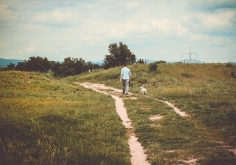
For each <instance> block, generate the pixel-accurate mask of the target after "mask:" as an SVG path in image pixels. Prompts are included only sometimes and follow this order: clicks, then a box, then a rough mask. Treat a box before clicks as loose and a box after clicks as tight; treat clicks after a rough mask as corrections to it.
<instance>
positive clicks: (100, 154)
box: [0, 71, 130, 165]
mask: <svg viewBox="0 0 236 165" xmlns="http://www.w3.org/2000/svg"><path fill="white" fill-rule="evenodd" d="M0 80H1V82H0V87H1V90H0V98H1V99H0V164H2V165H6V164H57V165H59V164H77V165H80V164H81V165H85V164H88V165H91V164H102V165H105V164H107V165H108V164H120V165H124V164H127V165H129V164H130V155H129V148H128V145H127V135H126V131H125V129H124V127H123V125H122V123H121V121H120V119H119V117H118V115H117V114H116V112H115V105H114V101H113V99H112V98H111V97H109V96H104V95H102V94H99V93H96V92H93V91H91V90H87V89H84V88H82V87H80V86H75V85H72V84H68V83H67V82H66V81H63V80H54V79H52V78H50V76H49V75H47V74H45V75H42V74H39V73H27V72H14V71H9V72H0ZM91 98H93V99H91ZM104 101H105V102H106V104H104ZM114 130H115V131H114Z"/></svg>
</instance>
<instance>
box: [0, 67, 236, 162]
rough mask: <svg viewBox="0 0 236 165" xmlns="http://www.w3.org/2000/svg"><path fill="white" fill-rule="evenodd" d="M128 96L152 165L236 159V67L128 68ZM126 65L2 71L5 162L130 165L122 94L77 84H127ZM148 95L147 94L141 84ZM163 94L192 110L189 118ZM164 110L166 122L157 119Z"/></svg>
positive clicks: (1, 154) (0, 146) (0, 145)
mask: <svg viewBox="0 0 236 165" xmlns="http://www.w3.org/2000/svg"><path fill="white" fill-rule="evenodd" d="M128 67H130V69H131V72H132V81H131V86H130V92H133V93H134V96H136V97H137V99H136V100H130V99H124V102H125V106H126V108H127V112H128V115H129V118H130V119H131V120H132V124H133V127H134V131H135V133H136V135H137V136H138V138H139V141H140V142H141V144H142V145H143V146H144V149H145V150H146V154H147V155H148V161H149V162H150V163H151V164H152V165H166V164H189V163H188V162H191V161H193V163H194V162H195V163H194V164H201V165H211V164H212V165H222V164H225V165H226V164H227V165H230V164H236V156H235V155H234V154H233V152H232V151H231V150H230V149H235V148H236V99H235V98H236V79H234V78H233V77H231V76H230V73H231V72H232V71H236V66H235V65H229V66H228V65H226V64H182V63H174V64H165V63H162V64H158V67H157V71H156V72H149V65H147V64H138V65H131V66H128ZM120 69H121V67H117V68H112V69H108V70H94V71H93V72H90V73H84V74H80V75H77V76H71V77H67V78H63V79H55V78H53V77H52V76H51V73H50V72H49V73H46V74H41V73H33V72H32V73H30V72H18V71H7V72H0V79H1V82H0V83H1V84H0V86H1V90H0V97H1V99H0V119H1V120H0V164H2V165H5V164H77V165H91V164H92V165H93V164H94V165H114V164H115V165H119V164H121V165H126V164H127V165H129V164H131V163H130V154H129V147H128V144H127V140H128V137H129V132H128V131H127V130H126V129H125V128H124V126H123V125H122V122H121V120H120V118H119V116H118V115H117V114H116V111H115V104H114V100H113V99H112V98H111V97H110V96H107V95H103V94H100V93H97V92H94V91H92V90H89V89H85V88H83V87H81V86H79V85H76V84H75V83H74V82H94V83H103V84H105V85H107V86H112V87H116V88H119V89H121V84H120V82H119V75H120ZM141 85H143V86H144V87H145V88H146V89H147V91H148V95H147V96H148V97H145V96H143V95H141V94H140V86H141ZM155 99H160V100H164V101H169V102H171V103H172V104H174V105H175V106H176V107H178V108H179V109H181V110H182V111H185V112H186V113H187V114H188V115H189V117H187V118H185V117H181V116H179V115H178V114H176V113H175V112H174V110H173V109H172V108H170V107H169V106H167V105H166V104H164V103H162V102H159V101H157V100H155ZM154 115H160V116H162V118H161V119H160V120H155V121H152V120H150V117H152V116H154Z"/></svg>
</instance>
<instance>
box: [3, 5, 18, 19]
mask: <svg viewBox="0 0 236 165" xmlns="http://www.w3.org/2000/svg"><path fill="white" fill-rule="evenodd" d="M16 18H17V16H16V14H15V13H14V12H13V11H11V10H10V9H9V6H8V5H0V21H10V20H15V19H16Z"/></svg>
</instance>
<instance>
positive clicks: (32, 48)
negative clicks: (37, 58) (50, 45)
mask: <svg viewBox="0 0 236 165" xmlns="http://www.w3.org/2000/svg"><path fill="white" fill-rule="evenodd" d="M35 50H36V49H35V47H28V48H26V49H25V51H26V52H33V51H35Z"/></svg>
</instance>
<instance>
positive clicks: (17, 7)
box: [0, 0, 236, 63]
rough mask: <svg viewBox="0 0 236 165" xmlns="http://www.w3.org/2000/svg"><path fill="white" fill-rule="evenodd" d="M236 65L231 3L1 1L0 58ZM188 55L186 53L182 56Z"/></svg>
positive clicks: (235, 10)
mask: <svg viewBox="0 0 236 165" xmlns="http://www.w3.org/2000/svg"><path fill="white" fill-rule="evenodd" d="M119 42H122V43H123V44H126V45H127V46H128V48H129V49H130V51H131V52H132V53H133V54H135V55H136V59H137V60H139V59H140V58H141V59H151V60H156V61H160V60H164V61H180V60H183V59H189V57H190V55H189V52H190V47H191V58H193V59H196V60H200V61H204V62H209V63H214V62H222V63H224V62H235V61H236V0H119V1H114V0H67V1H65V0H1V1H0V58H5V59H21V60H27V59H28V58H29V57H32V56H40V57H47V58H48V59H49V60H52V61H63V60H64V59H65V58H67V57H71V58H82V59H84V60H85V61H86V62H87V61H100V60H104V58H105V55H108V54H109V52H108V46H109V45H110V44H113V43H117V44H119ZM183 53H185V54H183Z"/></svg>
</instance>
